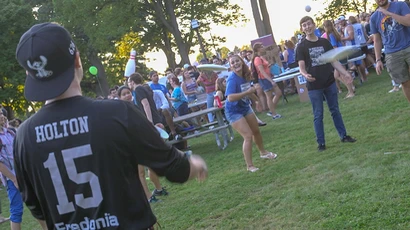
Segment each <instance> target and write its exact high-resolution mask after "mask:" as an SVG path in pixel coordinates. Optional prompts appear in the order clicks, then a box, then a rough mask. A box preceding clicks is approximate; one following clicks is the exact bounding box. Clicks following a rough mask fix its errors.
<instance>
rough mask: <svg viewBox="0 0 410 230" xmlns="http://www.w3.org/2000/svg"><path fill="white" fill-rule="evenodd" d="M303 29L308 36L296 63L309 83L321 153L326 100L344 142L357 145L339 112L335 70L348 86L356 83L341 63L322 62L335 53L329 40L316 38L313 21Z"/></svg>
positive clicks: (303, 21)
mask: <svg viewBox="0 0 410 230" xmlns="http://www.w3.org/2000/svg"><path fill="white" fill-rule="evenodd" d="M300 28H301V30H302V31H303V32H305V34H306V38H305V39H304V40H302V41H301V43H300V44H299V45H298V47H297V50H296V60H297V61H298V64H299V68H300V73H301V74H302V75H303V76H304V77H305V78H306V80H307V88H308V94H309V98H310V101H311V102H312V107H313V116H314V121H313V123H314V128H315V133H316V138H317V142H318V150H319V151H323V150H325V149H326V145H325V133H324V127H323V98H325V99H326V102H327V105H328V107H329V110H330V113H331V114H332V118H333V123H334V125H335V127H336V129H337V132H338V134H339V137H340V139H341V141H342V142H355V141H356V140H355V139H353V138H352V137H350V136H348V135H347V133H346V129H345V126H344V123H343V119H342V115H341V113H340V111H339V104H338V98H337V97H338V90H337V88H336V83H335V79H334V77H333V67H334V68H336V69H337V70H338V71H339V72H340V74H341V75H342V77H344V78H346V80H347V82H348V81H350V82H351V81H352V80H353V79H352V78H351V76H350V74H349V73H348V72H347V71H346V70H345V68H343V66H342V65H341V64H340V62H339V61H335V62H332V63H331V64H330V63H327V64H325V63H320V62H319V56H320V55H322V54H323V53H325V52H327V51H329V50H331V49H333V47H332V45H331V44H330V42H329V41H328V40H327V39H324V38H319V37H317V36H316V35H315V33H314V31H315V28H316V24H315V23H314V22H313V19H312V18H311V17H308V16H306V17H303V18H302V19H301V20H300Z"/></svg>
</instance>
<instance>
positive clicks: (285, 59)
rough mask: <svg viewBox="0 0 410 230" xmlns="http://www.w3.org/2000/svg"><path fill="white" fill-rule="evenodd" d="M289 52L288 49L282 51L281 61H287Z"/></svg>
mask: <svg viewBox="0 0 410 230" xmlns="http://www.w3.org/2000/svg"><path fill="white" fill-rule="evenodd" d="M288 57H289V52H288V50H285V51H283V61H284V62H286V63H287V62H288Z"/></svg>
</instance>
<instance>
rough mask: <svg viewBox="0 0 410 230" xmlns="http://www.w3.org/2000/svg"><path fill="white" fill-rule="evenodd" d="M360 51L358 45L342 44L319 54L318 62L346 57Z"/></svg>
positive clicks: (328, 61)
mask: <svg viewBox="0 0 410 230" xmlns="http://www.w3.org/2000/svg"><path fill="white" fill-rule="evenodd" d="M357 51H360V47H359V46H343V47H338V48H335V49H332V50H329V51H327V52H326V53H323V54H322V55H320V56H319V58H318V61H319V62H320V63H330V62H334V61H339V60H342V59H345V58H348V57H349V56H351V55H352V54H354V53H356V52H357Z"/></svg>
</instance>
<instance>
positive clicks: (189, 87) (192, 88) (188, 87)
mask: <svg viewBox="0 0 410 230" xmlns="http://www.w3.org/2000/svg"><path fill="white" fill-rule="evenodd" d="M185 86H186V90H187V91H188V92H190V91H195V90H196V88H197V85H196V83H195V82H192V83H186V82H185Z"/></svg>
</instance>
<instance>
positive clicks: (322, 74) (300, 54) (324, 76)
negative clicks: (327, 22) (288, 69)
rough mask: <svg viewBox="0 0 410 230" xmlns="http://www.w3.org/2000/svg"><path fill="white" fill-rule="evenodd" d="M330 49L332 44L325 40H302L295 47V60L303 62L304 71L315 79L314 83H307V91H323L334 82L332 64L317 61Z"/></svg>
mask: <svg viewBox="0 0 410 230" xmlns="http://www.w3.org/2000/svg"><path fill="white" fill-rule="evenodd" d="M331 49H333V46H332V44H330V42H329V41H328V40H327V39H325V38H319V39H318V40H317V41H315V42H311V41H309V40H307V39H303V40H302V41H301V43H300V44H299V45H298V46H297V49H296V60H297V61H302V60H303V61H305V67H306V71H307V72H308V73H309V74H310V75H312V77H314V78H316V81H314V82H307V88H308V90H316V89H324V88H327V87H329V86H330V85H331V84H333V82H335V78H334V76H333V66H332V64H330V63H327V64H322V63H319V61H318V58H319V56H320V55H321V54H323V53H325V52H327V51H329V50H331Z"/></svg>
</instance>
